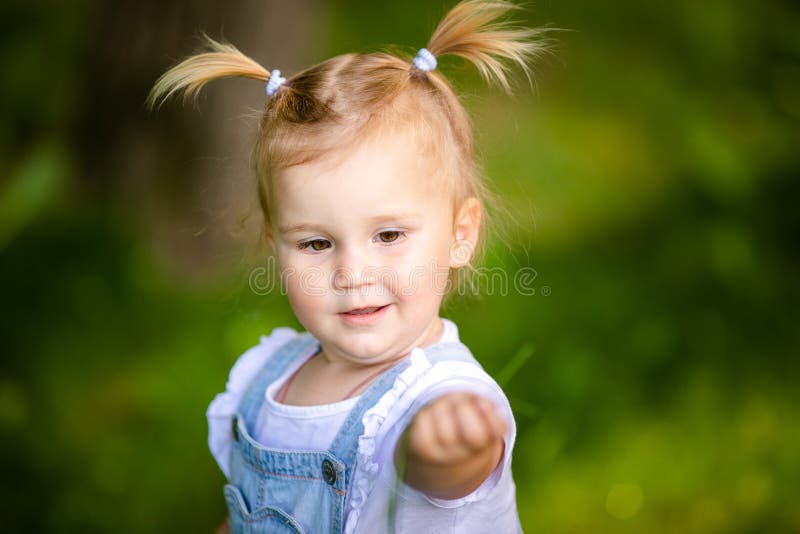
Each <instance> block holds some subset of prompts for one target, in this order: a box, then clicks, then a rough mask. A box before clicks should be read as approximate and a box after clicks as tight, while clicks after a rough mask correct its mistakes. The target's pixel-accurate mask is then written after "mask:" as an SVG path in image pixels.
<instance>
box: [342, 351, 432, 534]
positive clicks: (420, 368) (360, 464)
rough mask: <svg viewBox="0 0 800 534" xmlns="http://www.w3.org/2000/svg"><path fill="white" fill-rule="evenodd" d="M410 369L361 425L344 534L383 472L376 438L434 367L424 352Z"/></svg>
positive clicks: (416, 353) (413, 355)
mask: <svg viewBox="0 0 800 534" xmlns="http://www.w3.org/2000/svg"><path fill="white" fill-rule="evenodd" d="M409 361H410V362H411V365H409V366H408V369H406V370H405V371H403V372H402V373H400V374H399V375H397V378H395V380H394V385H392V388H391V389H390V390H389V391H387V392H386V393H384V394H383V396H382V397H381V398H380V400H379V401H378V402H377V403H375V405H374V406H373V407H372V408H370V409H369V410H367V411H366V412H364V416H363V417H362V418H361V422H362V423H363V425H364V432H363V433H362V435H361V437H359V438H358V452H357V454H356V468H355V471H354V475H353V486H352V495H351V496H350V512H349V515H348V518H347V522H346V525H345V530H344V531H345V534H352V532H353V531H354V530H355V528H356V524H357V523H358V516H359V514H360V513H361V508H363V506H364V503H365V502H366V500H367V496H368V495H369V493H370V491H371V490H372V486H373V485H374V483H375V479H376V478H377V476H378V473H379V471H380V465H378V463H377V462H375V461H374V460H373V459H374V456H375V437H376V436H377V435H378V431H379V430H380V428H381V425H382V424H383V422H384V420H385V419H386V417H387V415H389V411H390V410H391V408H392V406H393V405H394V404H395V402H397V400H398V399H399V398H400V397H401V396H402V395H403V393H405V391H406V390H407V389H408V388H409V387H410V386H411V385H412V384H413V383H414V382H416V381H417V379H418V378H419V377H421V376H422V375H423V374H425V372H426V371H427V370H428V369H430V368H431V363H430V361H428V358H427V356H425V353H424V352H423V351H422V349H419V348H416V349H413V350H412V351H411V356H410V357H409Z"/></svg>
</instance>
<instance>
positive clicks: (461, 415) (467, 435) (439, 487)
mask: <svg viewBox="0 0 800 534" xmlns="http://www.w3.org/2000/svg"><path fill="white" fill-rule="evenodd" d="M505 431H506V423H505V422H504V421H503V419H502V418H501V417H500V416H499V415H498V414H497V410H496V409H495V407H494V404H493V403H492V402H491V401H489V400H487V399H484V398H482V397H479V396H477V395H474V394H470V393H450V394H447V395H443V396H441V397H440V398H438V399H436V400H435V401H433V402H432V403H431V404H429V405H428V406H426V407H424V408H423V409H422V410H420V411H419V413H418V414H417V415H416V416H415V417H414V419H413V420H412V421H411V424H410V425H409V426H408V428H406V430H405V432H404V433H403V436H402V437H401V439H400V440H399V443H398V445H397V448H396V449H395V465H396V466H397V467H398V472H399V473H401V476H402V477H403V480H404V481H405V482H406V483H407V484H408V485H409V486H411V487H413V488H415V489H417V490H419V491H422V492H424V493H426V494H427V495H429V496H431V497H435V498H439V499H457V498H459V497H464V496H465V495H468V494H470V493H471V492H473V491H474V490H475V489H477V488H478V487H479V486H480V485H481V484H482V483H483V481H484V480H486V477H488V476H489V475H490V474H491V473H492V471H493V470H494V468H495V467H496V466H497V464H498V463H499V462H500V460H501V459H502V458H503V453H504V450H505V441H504V439H503V436H504V434H505Z"/></svg>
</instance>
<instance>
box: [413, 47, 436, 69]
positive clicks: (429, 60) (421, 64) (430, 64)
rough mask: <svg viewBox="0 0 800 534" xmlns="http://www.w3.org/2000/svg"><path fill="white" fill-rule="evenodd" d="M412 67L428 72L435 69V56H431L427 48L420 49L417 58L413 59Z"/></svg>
mask: <svg viewBox="0 0 800 534" xmlns="http://www.w3.org/2000/svg"><path fill="white" fill-rule="evenodd" d="M414 66H415V67H417V68H418V69H419V70H421V71H424V72H428V71H429V70H434V69H435V68H436V56H434V55H433V54H431V51H430V50H428V49H427V48H420V49H419V52H417V57H415V58H414Z"/></svg>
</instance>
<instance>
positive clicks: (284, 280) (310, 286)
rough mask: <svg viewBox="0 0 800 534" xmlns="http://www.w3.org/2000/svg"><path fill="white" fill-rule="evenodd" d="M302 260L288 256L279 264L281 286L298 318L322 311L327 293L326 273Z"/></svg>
mask: <svg viewBox="0 0 800 534" xmlns="http://www.w3.org/2000/svg"><path fill="white" fill-rule="evenodd" d="M304 259H305V258H297V257H296V256H295V255H288V256H283V257H282V260H283V261H282V263H281V284H282V287H283V288H285V290H286V294H287V296H288V298H289V304H291V306H292V309H293V310H294V311H295V314H296V315H297V316H298V318H299V317H302V316H305V317H308V316H310V315H312V314H314V313H315V312H317V311H320V310H322V309H323V308H324V303H325V298H324V297H325V296H326V295H327V293H328V284H327V282H328V273H327V271H326V270H325V269H323V268H322V267H320V266H318V265H313V264H311V265H309V263H308V262H307V261H304Z"/></svg>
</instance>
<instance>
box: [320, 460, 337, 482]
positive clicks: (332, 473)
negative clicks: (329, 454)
mask: <svg viewBox="0 0 800 534" xmlns="http://www.w3.org/2000/svg"><path fill="white" fill-rule="evenodd" d="M322 478H324V479H325V482H327V483H328V484H330V485H331V486H333V484H334V483H335V482H336V469H335V468H334V467H333V464H332V463H331V461H330V460H328V459H325V460H322Z"/></svg>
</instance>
